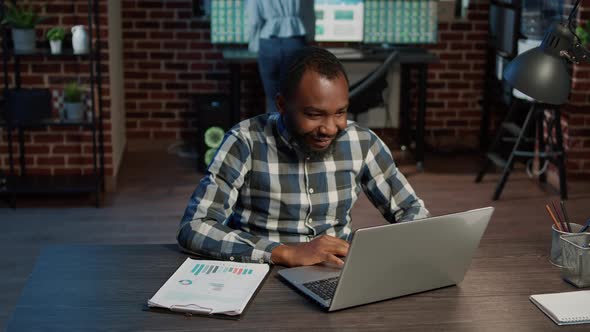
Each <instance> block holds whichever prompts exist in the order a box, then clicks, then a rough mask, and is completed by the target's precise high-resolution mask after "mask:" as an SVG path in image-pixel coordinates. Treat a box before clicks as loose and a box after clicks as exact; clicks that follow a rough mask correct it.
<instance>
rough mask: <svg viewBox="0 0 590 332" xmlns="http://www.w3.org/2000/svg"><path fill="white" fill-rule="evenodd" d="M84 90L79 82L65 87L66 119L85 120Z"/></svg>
mask: <svg viewBox="0 0 590 332" xmlns="http://www.w3.org/2000/svg"><path fill="white" fill-rule="evenodd" d="M83 96H84V90H83V88H82V86H80V84H78V83H77V82H71V83H68V84H66V86H65V87H64V110H65V113H66V119H68V120H73V121H80V120H82V119H84V103H83V102H82V99H83Z"/></svg>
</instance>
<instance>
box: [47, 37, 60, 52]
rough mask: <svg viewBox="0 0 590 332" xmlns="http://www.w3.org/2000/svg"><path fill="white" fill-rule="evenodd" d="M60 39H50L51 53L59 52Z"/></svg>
mask: <svg viewBox="0 0 590 332" xmlns="http://www.w3.org/2000/svg"><path fill="white" fill-rule="evenodd" d="M61 45H62V41H61V40H50V41H49V46H50V47H51V54H61Z"/></svg>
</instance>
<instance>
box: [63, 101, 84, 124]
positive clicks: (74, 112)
mask: <svg viewBox="0 0 590 332" xmlns="http://www.w3.org/2000/svg"><path fill="white" fill-rule="evenodd" d="M64 109H65V111H66V112H65V113H66V119H68V120H69V121H82V120H84V104H83V103H64Z"/></svg>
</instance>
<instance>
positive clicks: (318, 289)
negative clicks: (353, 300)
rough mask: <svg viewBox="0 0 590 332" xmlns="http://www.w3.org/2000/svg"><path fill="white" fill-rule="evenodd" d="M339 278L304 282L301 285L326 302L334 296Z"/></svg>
mask: <svg viewBox="0 0 590 332" xmlns="http://www.w3.org/2000/svg"><path fill="white" fill-rule="evenodd" d="M339 278H340V277H334V278H328V279H323V280H316V281H311V282H306V283H304V284H303V286H305V287H306V288H307V289H309V290H310V291H312V292H313V293H314V294H316V295H317V296H319V297H321V298H322V299H324V300H326V301H328V300H330V299H332V296H334V292H335V291H336V285H338V279H339Z"/></svg>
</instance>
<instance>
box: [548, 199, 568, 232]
mask: <svg viewBox="0 0 590 332" xmlns="http://www.w3.org/2000/svg"><path fill="white" fill-rule="evenodd" d="M551 207H553V211H555V216H556V217H557V221H558V222H559V224H560V225H561V230H562V231H564V232H567V231H568V230H567V225H566V223H565V222H564V221H563V220H562V219H561V215H560V214H559V210H558V209H557V206H556V205H555V202H553V201H551Z"/></svg>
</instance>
